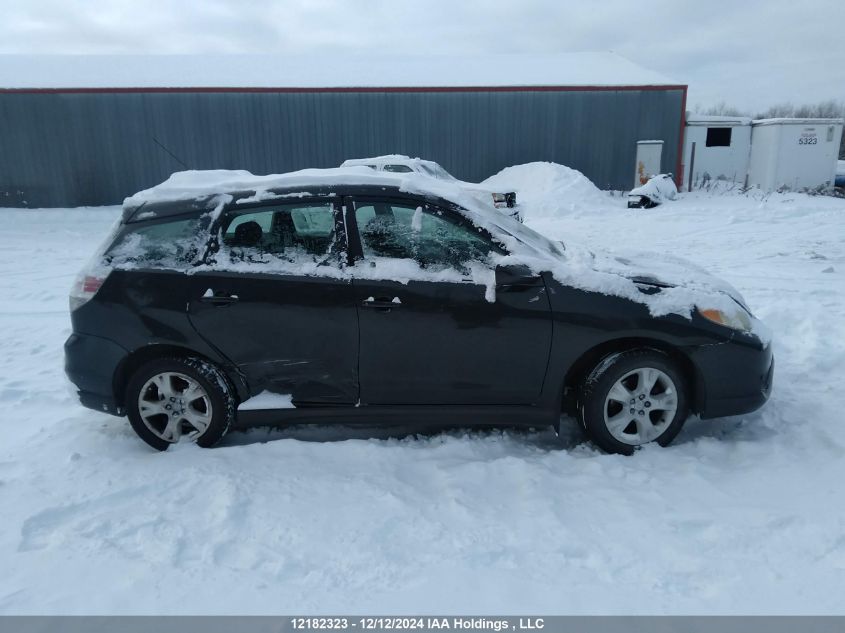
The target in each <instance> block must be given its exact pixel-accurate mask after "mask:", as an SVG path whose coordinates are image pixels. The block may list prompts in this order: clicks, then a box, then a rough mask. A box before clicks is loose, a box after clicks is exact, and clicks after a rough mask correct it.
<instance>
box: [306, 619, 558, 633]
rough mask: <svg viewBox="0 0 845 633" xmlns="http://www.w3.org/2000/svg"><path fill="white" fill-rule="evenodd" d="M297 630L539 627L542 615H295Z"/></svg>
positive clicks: (441, 629) (518, 629)
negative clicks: (530, 616)
mask: <svg viewBox="0 0 845 633" xmlns="http://www.w3.org/2000/svg"><path fill="white" fill-rule="evenodd" d="M290 624H291V628H292V629H294V630H297V631H327V630H349V629H362V630H368V631H497V632H498V631H538V630H541V629H543V627H544V622H543V618H483V617H358V618H348V617H311V618H306V617H295V618H291V620H290Z"/></svg>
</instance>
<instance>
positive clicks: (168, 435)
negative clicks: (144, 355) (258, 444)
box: [126, 357, 235, 451]
mask: <svg viewBox="0 0 845 633" xmlns="http://www.w3.org/2000/svg"><path fill="white" fill-rule="evenodd" d="M126 409H127V412H128V416H129V423H130V424H131V425H132V428H133V429H134V431H135V433H137V434H138V437H140V438H141V439H142V440H144V441H145V442H146V443H147V444H149V445H150V446H152V447H153V448H155V449H156V450H159V451H166V450H167V449H168V448H169V447H170V445H171V444H174V443H176V442H179V441H184V440H185V439H188V440H189V441H192V442H195V443H196V444H197V445H198V446H201V447H203V448H208V447H211V446H214V445H215V444H216V443H217V442H219V441H220V440H221V439H222V438H223V436H224V435H226V432H227V431H228V430H229V427H230V426H231V425H232V423H233V422H234V420H235V398H234V395H233V390H232V387H231V385H230V384H229V381H228V379H227V378H226V375H225V374H224V373H223V372H222V371H221V370H220V369H219V368H218V367H216V366H215V365H213V364H212V363H209V362H207V361H205V360H201V359H199V358H178V357H176V358H161V359H156V360H153V361H150V362H148V363H145V364H144V365H142V366H141V367H140V368H138V370H137V371H135V373H134V374H133V375H132V377H131V378H130V379H129V383H128V384H127V387H126Z"/></svg>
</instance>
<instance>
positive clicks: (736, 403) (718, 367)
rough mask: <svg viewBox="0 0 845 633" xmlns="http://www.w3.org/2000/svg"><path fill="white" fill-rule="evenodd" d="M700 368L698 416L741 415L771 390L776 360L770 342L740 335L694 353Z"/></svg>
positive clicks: (759, 404)
mask: <svg viewBox="0 0 845 633" xmlns="http://www.w3.org/2000/svg"><path fill="white" fill-rule="evenodd" d="M694 360H695V362H696V365H697V366H698V368H699V371H700V372H701V376H700V382H699V389H698V390H697V392H698V395H699V398H698V405H699V406H698V409H699V414H700V416H701V418H703V419H707V418H718V417H724V416H731V415H742V414H744V413H750V412H751V411H756V410H757V409H759V408H760V407H762V406H763V405H764V404H765V403H766V401H767V400H768V399H769V396H770V395H771V393H772V382H773V380H774V373H775V360H774V356H773V355H772V347H771V344H766V345H763V344H762V343H761V342H760V341H759V339H757V338H756V337H752V336H745V335H743V336H742V337H741V338H739V337H737V338H735V339H734V340H731V341H730V342H727V343H723V344H721V345H710V346H707V347H706V348H702V349H701V350H699V351H698V352H697V353H696V354H695V358H694Z"/></svg>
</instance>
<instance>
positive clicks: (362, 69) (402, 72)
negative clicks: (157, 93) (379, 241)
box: [0, 52, 680, 88]
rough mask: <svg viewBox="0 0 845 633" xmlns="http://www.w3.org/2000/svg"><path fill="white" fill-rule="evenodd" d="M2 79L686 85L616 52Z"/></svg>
mask: <svg viewBox="0 0 845 633" xmlns="http://www.w3.org/2000/svg"><path fill="white" fill-rule="evenodd" d="M0 78H2V79H0V88H199V87H203V88H212V87H218V88H233V87H243V88H356V87H357V88H366V87H370V88H375V87H380V88H397V87H409V86H416V87H481V86H654V85H670V84H671V85H678V82H674V81H672V80H670V79H667V78H666V77H664V76H662V75H660V74H658V73H656V72H654V71H651V70H648V69H645V68H642V67H641V66H638V65H637V64H635V63H633V62H632V61H630V60H628V59H626V58H624V57H622V56H620V55H617V54H616V53H612V52H586V53H560V54H552V55H538V54H533V55H532V54H521V55H519V54H517V55H514V54H495V55H471V56H457V55H442V56H425V57H423V56H413V55H406V56H402V55H398V56H397V55H393V54H391V55H383V54H380V55H378V56H375V55H369V56H368V55H360V56H347V55H331V56H328V55H325V54H323V55H311V56H305V55H6V56H0ZM678 87H680V86H678Z"/></svg>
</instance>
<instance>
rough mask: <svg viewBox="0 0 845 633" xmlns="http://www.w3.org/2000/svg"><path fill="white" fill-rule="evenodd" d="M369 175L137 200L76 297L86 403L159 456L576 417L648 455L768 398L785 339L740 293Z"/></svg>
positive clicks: (223, 186)
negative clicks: (351, 425)
mask: <svg viewBox="0 0 845 633" xmlns="http://www.w3.org/2000/svg"><path fill="white" fill-rule="evenodd" d="M365 171H367V170H366V169H363V168H354V169H351V170H350V169H340V170H307V171H305V172H297V173H294V174H287V175H283V176H279V177H276V178H273V177H253V176H251V175H249V174H247V173H246V172H209V173H205V174H204V173H203V172H184V173H183V174H175V175H174V176H173V177H171V180H169V181H167V182H166V183H163V185H160V186H159V187H156V188H153V189H151V190H148V191H147V192H142V193H141V194H138V195H136V196H133V197H132V198H128V199H127V201H126V202H125V204H124V209H123V214H122V218H121V220H120V222H119V224H118V226H117V227H116V228H115V230H114V232H113V234H112V235H111V236H110V237H109V239H108V241H107V243H106V244H105V246H104V248H103V249H102V250H101V251H100V252H98V253H97V255H96V257H95V258H94V260H93V262H92V263H91V264H90V265H89V266H88V267H87V268H86V269H85V270H84V271H83V272H82V273H81V274H80V276H79V279H78V280H77V283H76V285H75V287H74V289H73V291H72V293H71V298H70V303H71V319H72V323H73V333H72V335H71V336H70V338H69V339H68V340H67V343H66V344H65V357H66V371H67V374H68V376H69V377H70V379H71V381H72V382H73V383H74V384H75V385H76V386H77V388H78V393H79V397H80V400H81V402H82V404H84V405H85V406H88V407H91V408H93V409H97V410H100V411H105V412H108V413H112V414H115V415H119V416H123V415H128V417H129V420H130V422H131V424H132V427H133V428H134V429H135V431H136V432H137V434H138V435H139V436H140V437H141V438H142V439H143V440H144V441H145V442H147V443H148V444H149V445H151V446H152V447H154V448H156V449H160V450H164V449H166V448H167V447H168V446H169V445H170V444H171V443H174V442H177V441H179V440H180V439H182V438H186V439H190V440H193V441H195V442H196V443H197V444H199V445H200V446H211V445H213V444H215V443H216V442H217V441H219V440H220V439H221V438H222V437H223V435H224V434H225V433H226V431H227V430H228V429H229V428H232V427H234V426H236V425H238V426H250V425H262V424H271V423H301V422H337V421H343V422H366V423H368V424H372V423H374V422H376V423H385V424H389V423H394V422H401V423H403V424H420V425H425V424H436V425H438V426H442V425H444V424H447V425H474V424H481V425H528V426H545V425H553V426H555V427H557V425H558V424H559V423H560V418H561V413H562V412H563V413H567V414H570V415H574V416H576V417H577V418H578V419H579V420H580V422H581V424H582V425H583V427H584V429H585V430H586V431H587V433H588V435H589V437H590V438H591V439H592V440H593V441H594V442H595V443H596V444H597V445H598V446H600V447H601V448H602V449H604V450H606V451H610V452H617V453H626V454H627V453H631V452H632V451H633V450H634V449H635V448H636V447H637V446H639V445H642V444H645V443H648V442H657V443H659V444H661V445H666V444H668V443H669V442H670V441H671V440H672V439H673V438H674V437H675V436H676V435H677V433H678V431H679V430H680V428H681V426H682V425H683V423H684V421H685V420H686V418H687V417H688V416H689V414H691V413H695V414H698V415H699V416H700V417H702V418H712V417H716V416H725V415H735V414H741V413H745V412H749V411H752V410H754V409H756V408H758V407H760V406H761V405H762V404H763V403H764V402H765V401H766V399H767V398H768V396H769V392H770V388H771V384H772V373H773V359H772V353H771V348H770V344H769V342H768V337H767V336H765V334H764V332H765V328H763V326H762V325H761V324H760V323H759V321H757V320H756V319H754V317H753V316H752V315H751V313H750V312H749V311H748V309H747V307H746V306H745V305H744V302H743V301H742V298H741V297H739V296H738V295H737V294H736V293H735V291H732V290H731V289H730V287H729V286H727V285H720V284H719V283H712V284H710V285H708V284H702V283H701V279H700V278H701V271H700V270H695V269H694V268H690V275H698V277H696V279H697V280H698V281H697V282H696V283H694V284H685V283H684V280H683V274H680V275H679V274H678V273H677V271H678V270H679V269H678V266H677V261H675V262H674V263H675V264H676V266H675V271H676V274H675V277H676V278H675V279H674V280H672V279H671V275H669V277H670V278H669V279H666V278H664V277H662V276H657V275H646V274H643V272H642V270H641V269H640V270H638V269H637V266H636V265H634V264H633V263H631V262H629V261H628V260H624V259H619V258H617V259H615V260H613V261H614V262H615V264H616V265H617V268H612V267H611V268H607V267H606V266H605V267H604V268H602V266H601V265H599V264H598V263H596V262H599V261H600V259H601V258H600V257H598V256H596V255H595V254H592V253H585V252H583V251H577V250H572V249H571V248H570V246H569V245H564V244H562V243H560V242H553V241H550V240H548V239H546V238H544V237H543V236H541V235H538V234H537V233H535V232H534V231H532V230H531V229H529V228H528V227H526V226H524V225H522V224H519V223H518V222H515V221H512V220H510V219H509V218H505V217H500V216H497V215H495V214H493V213H492V212H488V211H486V210H485V209H483V208H482V207H474V206H473V201H472V199H470V198H467V197H466V193H465V192H461V191H460V190H458V189H454V191H453V190H451V189H449V188H448V187H446V186H441V185H438V187H442V188H440V189H437V190H432V189H431V188H430V187H431V186H433V185H431V184H430V179H421V180H419V181H414V180H413V179H410V180H401V181H400V180H397V179H396V178H394V177H386V176H375V175H368V174H365V173H364V172H365ZM608 261H610V260H608ZM626 266H627V268H626ZM626 270H628V271H629V272H628V273H625V271H626ZM680 270H681V271H682V272H683V271H685V270H686V268H684V267H683V266H681V267H680ZM709 279H710V280H711V281H712V280H713V278H709ZM716 281H718V280H716ZM679 301H680V303H678V302H679ZM684 301H688V302H689V301H691V302H692V303H688V304H684ZM675 304H678V305H681V306H683V305H686V308H685V309H677V308H673V307H672V306H675ZM667 306H669V307H667Z"/></svg>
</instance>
